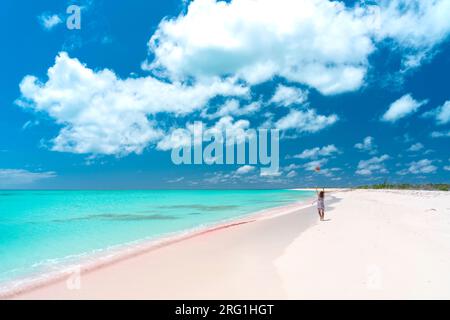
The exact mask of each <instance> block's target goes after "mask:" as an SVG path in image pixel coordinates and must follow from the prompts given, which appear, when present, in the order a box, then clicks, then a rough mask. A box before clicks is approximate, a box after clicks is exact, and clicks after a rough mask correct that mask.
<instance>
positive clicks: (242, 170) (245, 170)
mask: <svg viewBox="0 0 450 320" xmlns="http://www.w3.org/2000/svg"><path fill="white" fill-rule="evenodd" d="M254 170H255V167H254V166H250V165H245V166H242V167H240V168H238V169H237V170H236V173H237V174H247V173H249V172H252V171H254Z"/></svg>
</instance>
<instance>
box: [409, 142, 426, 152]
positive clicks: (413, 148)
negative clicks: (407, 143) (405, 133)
mask: <svg viewBox="0 0 450 320" xmlns="http://www.w3.org/2000/svg"><path fill="white" fill-rule="evenodd" d="M423 148H424V146H423V144H421V143H420V142H417V143H415V144H413V145H412V146H411V147H409V148H408V151H411V152H415V151H420V150H422V149H423Z"/></svg>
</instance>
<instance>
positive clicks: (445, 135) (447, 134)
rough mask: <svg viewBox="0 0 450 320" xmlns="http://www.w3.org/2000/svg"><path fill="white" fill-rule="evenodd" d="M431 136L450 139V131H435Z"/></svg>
mask: <svg viewBox="0 0 450 320" xmlns="http://www.w3.org/2000/svg"><path fill="white" fill-rule="evenodd" d="M430 136H431V137H432V138H450V130H449V131H433V132H432V133H431V134H430Z"/></svg>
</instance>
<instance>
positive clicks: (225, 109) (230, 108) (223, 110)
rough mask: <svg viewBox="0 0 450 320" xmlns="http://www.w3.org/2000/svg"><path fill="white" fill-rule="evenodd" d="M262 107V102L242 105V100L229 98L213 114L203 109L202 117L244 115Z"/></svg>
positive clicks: (213, 117)
mask: <svg viewBox="0 0 450 320" xmlns="http://www.w3.org/2000/svg"><path fill="white" fill-rule="evenodd" d="M260 108H261V102H259V101H255V102H251V103H249V104H247V105H245V106H243V107H241V105H240V102H239V101H238V100H236V99H230V100H227V101H226V102H225V103H224V104H223V105H222V106H220V107H219V108H218V110H217V111H216V112H215V113H213V114H208V113H207V111H206V110H203V111H202V117H204V118H208V119H215V118H220V117H224V116H243V115H250V114H253V113H255V112H257V111H258V110H259V109H260Z"/></svg>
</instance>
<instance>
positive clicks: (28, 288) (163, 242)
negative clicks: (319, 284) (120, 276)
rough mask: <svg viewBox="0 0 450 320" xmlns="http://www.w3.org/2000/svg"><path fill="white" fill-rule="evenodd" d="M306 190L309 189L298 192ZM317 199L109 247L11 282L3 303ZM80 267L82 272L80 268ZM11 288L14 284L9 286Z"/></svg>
mask: <svg viewBox="0 0 450 320" xmlns="http://www.w3.org/2000/svg"><path fill="white" fill-rule="evenodd" d="M297 190H305V191H309V190H307V189H297ZM313 199H314V197H311V198H307V199H304V200H303V201H297V202H294V203H290V204H287V205H283V206H278V207H273V208H267V209H263V210H259V211H256V212H252V213H248V214H245V215H244V216H240V217H235V218H230V219H227V220H221V221H218V222H216V223H213V224H211V225H208V226H201V227H196V228H193V229H187V230H182V231H179V232H175V233H172V234H168V235H162V236H160V237H156V238H154V239H142V240H136V241H133V242H132V243H126V244H120V245H117V246H114V247H113V248H106V249H104V251H103V252H102V253H100V254H95V253H93V254H88V255H89V257H87V258H84V259H80V261H79V262H80V263H75V262H73V263H70V266H66V267H62V268H60V270H56V271H55V272H44V273H43V274H40V275H35V276H31V277H30V276H28V277H27V276H25V277H23V278H21V279H15V280H12V283H15V282H23V284H20V285H18V287H17V288H8V285H6V286H5V287H6V288H7V289H6V290H0V300H4V299H6V300H7V299H14V298H16V297H17V296H20V295H22V294H27V293H29V292H32V291H34V290H38V289H41V288H45V287H48V286H51V285H52V284H55V283H59V282H62V281H66V280H67V279H68V278H69V277H71V275H72V274H73V273H74V271H76V272H79V273H83V274H87V273H90V272H93V271H96V270H101V269H102V268H105V267H108V266H110V265H114V264H116V263H119V262H121V261H124V260H128V259H132V258H134V257H138V256H140V255H143V254H146V253H148V252H151V251H154V250H157V249H160V248H164V247H166V246H170V245H172V244H175V243H179V242H182V241H185V240H188V239H191V238H195V237H199V236H202V235H205V234H208V233H212V232H216V231H219V230H224V229H227V228H232V227H235V226H239V225H242V224H247V223H252V222H255V221H259V220H263V219H267V218H270V217H275V216H279V215H285V214H289V213H291V212H292V211H296V210H302V209H304V208H308V207H311V206H312V205H313V203H310V202H311V201H312V200H313ZM77 266H79V269H78V268H77ZM10 286H11V285H10Z"/></svg>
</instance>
